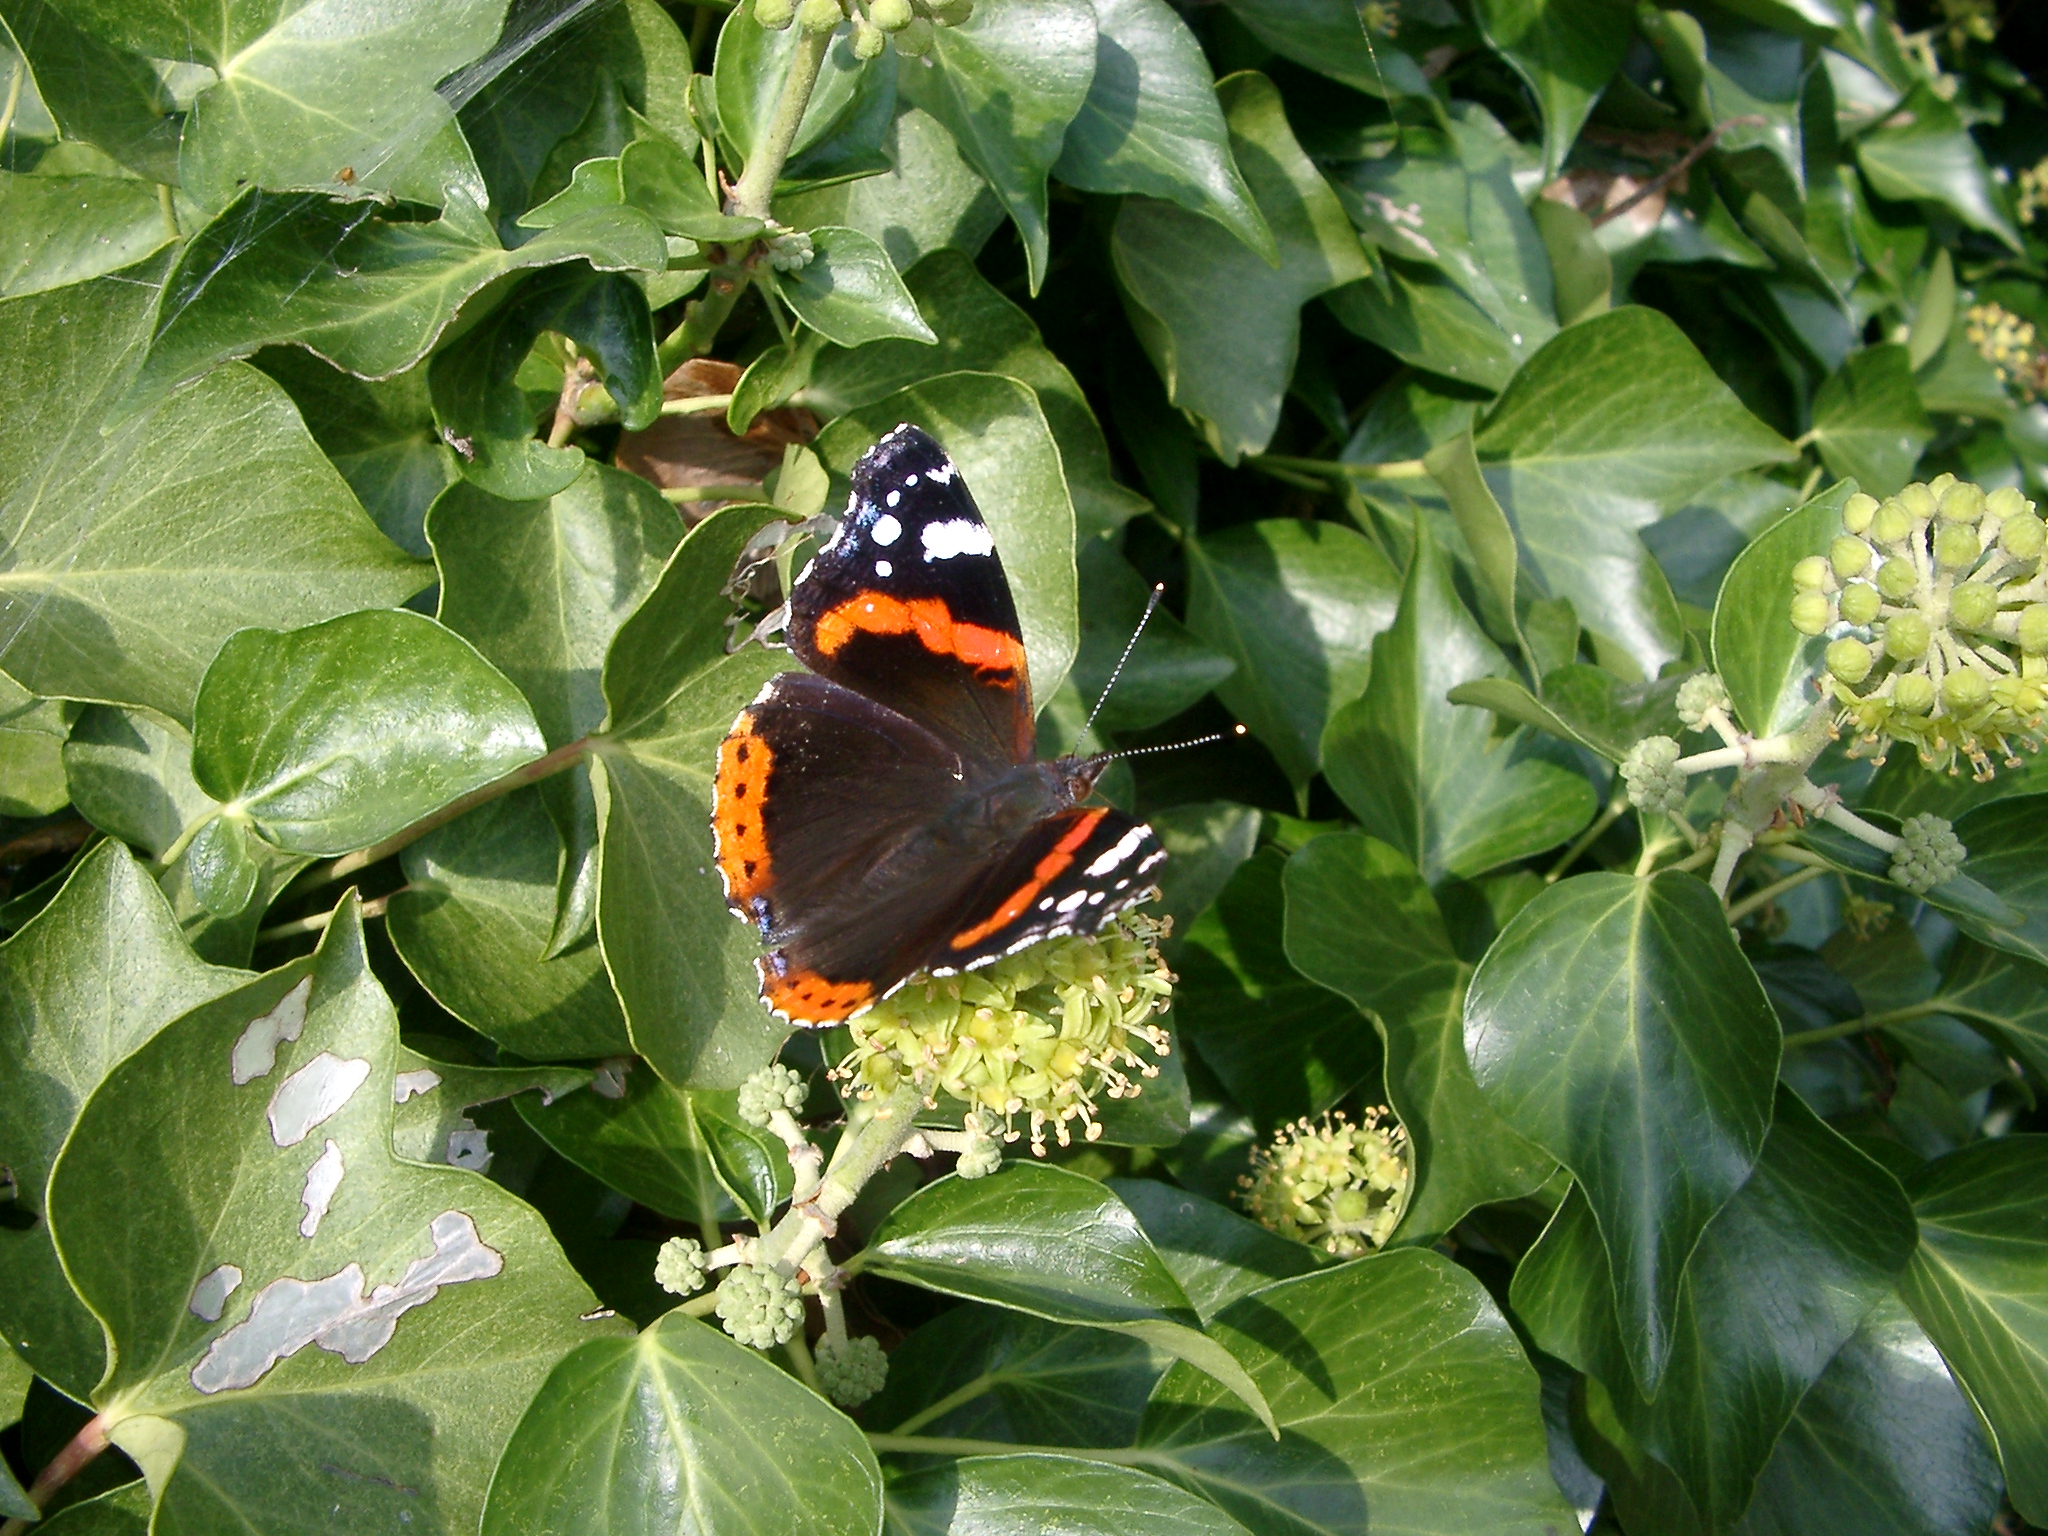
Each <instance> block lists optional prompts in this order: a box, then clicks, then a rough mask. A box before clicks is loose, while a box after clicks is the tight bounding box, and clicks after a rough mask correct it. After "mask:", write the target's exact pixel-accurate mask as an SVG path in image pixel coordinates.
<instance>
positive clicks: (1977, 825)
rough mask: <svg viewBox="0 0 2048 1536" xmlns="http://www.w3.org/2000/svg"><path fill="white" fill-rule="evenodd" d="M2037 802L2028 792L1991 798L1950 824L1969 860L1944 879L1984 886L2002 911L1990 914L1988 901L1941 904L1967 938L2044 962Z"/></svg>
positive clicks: (2045, 919)
mask: <svg viewBox="0 0 2048 1536" xmlns="http://www.w3.org/2000/svg"><path fill="white" fill-rule="evenodd" d="M2041 804H2042V802H2041V801H2040V800H2039V799H2038V798H2036V797H2034V796H2031V795H2029V796H2023V797H2021V798H2018V799H2013V800H1999V801H1994V802H1993V803H1992V804H1990V805H1986V806H1980V807H1979V808H1978V809H1976V810H1974V811H1972V812H1970V814H1969V815H1967V816H1965V817H1964V818H1963V819H1962V820H1961V821H1960V822H1958V823H1957V825H1956V835H1957V836H1958V837H1960V838H1961V839H1962V840H1963V846H1964V847H1965V848H1967V849H1969V851H1970V859H1969V862H1968V863H1967V864H1965V865H1964V867H1963V868H1964V873H1963V875H1962V876H1961V877H1959V880H1958V881H1951V882H1950V884H1952V885H1953V884H1963V885H1969V884H1971V883H1975V884H1979V885H1982V886H1984V887H1987V888H1988V889H1989V891H1990V893H1991V897H1992V902H2002V903H2003V904H2004V905H2005V906H2006V908H2007V909H2008V910H2007V911H2006V912H2004V913H2001V914H1998V915H1996V916H1994V915H1992V913H1991V912H1990V910H1988V909H1989V908H1990V907H1991V905H1992V902H1985V901H1981V900H1980V901H1976V902H1971V903H1969V904H1968V905H1967V906H1964V905H1962V904H1960V903H1956V902H1949V903H1944V905H1945V906H1946V907H1947V908H1948V910H1949V911H1951V912H1952V913H1954V914H1955V917H1956V920H1957V922H1958V923H1960V924H1961V925H1962V927H1963V930H1964V931H1965V932H1966V933H1968V934H1970V935H1971V936H1972V937H1973V938H1976V939H1979V940H1982V941H1983V942H1984V943H1986V944H1990V945H1993V946H1994V947H1996V948H1998V949H2002V950H2004V951H2006V952H2007V953H2008V954H2014V955H2024V956H2025V957H2026V958H2027V959H2029V960H2033V961H2035V962H2037V963H2039V964H2043V965H2048V858H2044V848H2048V829H2044V828H2043V826H2042V824H2041V817H2040V814H2039V808H2040V806H2041ZM1933 894H1938V893H1930V895H1933Z"/></svg>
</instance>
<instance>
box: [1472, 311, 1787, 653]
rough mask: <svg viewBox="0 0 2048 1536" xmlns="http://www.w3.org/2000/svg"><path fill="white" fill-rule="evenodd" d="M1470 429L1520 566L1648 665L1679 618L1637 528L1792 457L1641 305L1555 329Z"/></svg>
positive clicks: (1674, 649) (1668, 642)
mask: <svg viewBox="0 0 2048 1536" xmlns="http://www.w3.org/2000/svg"><path fill="white" fill-rule="evenodd" d="M1473 436H1474V445H1475V446H1476V447H1477V449H1478V451H1479V457H1480V459H1481V461H1482V462H1483V463H1484V464H1485V466H1486V478H1487V482H1488V484H1490V485H1491V486H1492V487H1493V492H1494V495H1495V497H1496V498H1498V500H1499V501H1500V504H1501V506H1502V507H1503V508H1504V509H1505V510H1506V512H1507V514H1508V517H1509V518H1510V520H1512V521H1513V523H1514V525H1515V532H1516V535H1517V537H1518V538H1519V540H1520V543H1521V550H1522V566H1521V568H1522V573H1523V576H1524V578H1525V579H1528V580H1530V581H1532V582H1533V584H1534V587H1535V589H1536V591H1537V592H1539V593H1541V594H1542V595H1544V596H1549V597H1565V598H1569V599H1570V600H1571V603H1572V607H1573V608H1574V609H1576V610H1577V612H1578V615H1579V618H1580V619H1581V620H1582V621H1583V622H1584V623H1585V625H1586V627H1587V628H1588V629H1591V630H1594V631H1597V632H1598V633H1600V634H1601V635H1603V636H1605V637H1606V639H1607V640H1608V641H1609V642H1610V643H1611V644H1612V645H1613V646H1614V647H1615V648H1616V649H1617V650H1618V651H1619V652H1620V653H1621V654H1623V655H1625V656H1628V657H1630V658H1632V659H1633V661H1634V662H1635V665H1636V666H1637V667H1638V668H1640V669H1641V671H1642V673H1643V675H1644V676H1646V677H1654V676H1656V674H1657V672H1658V670H1659V669H1660V668H1661V667H1662V666H1663V665H1664V663H1665V662H1667V661H1670V660H1673V659H1674V658H1676V657H1677V655H1678V654H1679V651H1680V649H1681V644H1680V641H1681V638H1682V626H1681V625H1680V623H1679V620H1678V609H1677V604H1676V602H1675V601H1674V600H1673V599H1672V596H1671V589H1670V586H1669V584H1668V583H1667V582H1666V581H1665V579H1664V576H1663V573H1662V572H1661V571H1659V570H1658V569H1657V566H1656V562H1655V561H1654V560H1652V559H1651V557H1650V553H1649V551H1648V550H1647V549H1645V548H1644V547H1643V542H1642V540H1641V539H1640V538H1638V537H1637V533H1638V532H1639V530H1641V529H1642V528H1643V527H1644V526H1646V525H1647V524H1649V523H1652V522H1654V521H1656V520H1657V519H1658V518H1659V517H1662V516H1663V515H1665V514H1666V513H1668V512H1675V511H1676V510H1678V508H1679V507H1681V506H1683V505H1685V503H1686V502H1687V501H1688V500H1690V499H1691V498H1692V497H1693V496H1694V495H1695V494H1697V493H1698V492H1700V491H1702V490H1704V489H1706V487H1708V486H1709V485H1712V484H1713V483H1714V482H1715V481H1717V480H1721V479H1723V478H1725V477H1726V476H1728V475H1731V474H1733V473H1734V472H1735V471H1737V470H1739V469H1747V468H1749V467H1751V466H1752V465H1756V464H1765V463H1783V462H1785V461H1786V460H1788V459H1791V458H1793V457H1794V456H1795V453H1794V450H1793V448H1792V445H1791V444H1790V443H1787V442H1786V441H1785V440H1784V439H1783V438H1781V437H1779V436H1778V434H1777V433H1775V432H1773V431H1772V430H1771V429H1770V428H1769V427H1767V426H1765V425H1764V424H1763V423H1762V422H1761V421H1758V420H1757V419H1756V418H1755V417H1754V416H1752V415H1750V413H1749V412H1748V411H1747V410H1746V409H1744V408H1743V405H1742V403H1741V402H1740V401H1739V400H1737V399H1736V397H1735V395H1734V393H1733V392H1732V391H1731V390H1730V389H1729V388H1728V386H1727V385H1725V384H1723V383H1722V382H1721V381H1720V379H1719V378H1717V377H1715V375H1714V372H1713V370H1712V369H1711V368H1709V367H1708V366H1707V362H1706V359H1705V358H1703V357H1701V356H1700V354H1699V353H1698V352H1697V351H1695V350H1694V348H1693V345H1692V343H1691V342H1689V341H1688V340H1686V338H1685V336H1684V334H1683V333H1682V332H1681V331H1680V330H1679V329H1678V327H1677V326H1676V325H1674V324H1672V322H1671V321H1670V320H1669V319H1667V318H1666V317H1665V316H1663V315H1662V314H1660V313H1658V312H1657V311H1655V310H1650V309H1644V308H1641V307H1640V306H1637V305H1627V306H1624V307H1623V308H1620V309H1615V310H1610V311H1609V312H1608V313H1606V314H1604V315H1595V316H1593V317H1592V318H1590V319H1587V320H1582V321H1580V322H1579V323H1578V324H1577V325H1574V326H1571V327H1569V328H1568V329H1566V330H1564V331H1561V332H1559V333H1558V334H1557V335H1556V336H1555V337H1553V338H1552V339H1551V340H1550V341H1549V342H1548V343H1546V344H1545V345H1544V347H1543V349H1542V350H1541V351H1540V352H1538V353H1537V354H1536V355H1535V356H1534V357H1532V358H1531V359H1530V360H1529V362H1528V363H1527V364H1526V365H1525V366H1524V367H1523V368H1522V369H1521V371H1520V372H1519V373H1517V374H1516V375H1515V378H1514V380H1513V382H1512V383H1510V384H1509V385H1508V387H1507V389H1506V391H1505V392H1504V393H1503V394H1502V395H1501V397H1500V399H1499V400H1498V401H1496V402H1495V403H1494V405H1493V406H1492V407H1491V408H1490V409H1488V411H1487V412H1486V414H1485V415H1484V416H1483V417H1482V418H1481V419H1480V423H1479V426H1478V429H1477V431H1476V432H1475V433H1474V435H1473Z"/></svg>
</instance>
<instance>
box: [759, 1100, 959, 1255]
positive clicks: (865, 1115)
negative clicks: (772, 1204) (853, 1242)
mask: <svg viewBox="0 0 2048 1536" xmlns="http://www.w3.org/2000/svg"><path fill="white" fill-rule="evenodd" d="M923 1103H924V1096H923V1095H922V1094H921V1093H920V1092H919V1091H918V1089H917V1087H916V1085H915V1084H913V1083H908V1082H905V1083H899V1084H898V1085H897V1086H896V1089H895V1091H894V1092H892V1093H890V1094H889V1095H888V1097H886V1098H878V1099H871V1100H869V1101H868V1102H867V1103H866V1104H864V1105H862V1104H856V1105H855V1106H854V1109H853V1112H852V1114H851V1116H850V1122H851V1123H849V1125H848V1126H847V1129H846V1134H845V1135H844V1136H842V1137H840V1138H839V1145H838V1147H837V1148H835V1149H834V1151H833V1153H832V1161H831V1163H830V1164H829V1165H828V1166H827V1167H826V1169H825V1178H824V1181H823V1182H822V1183H821V1184H819V1186H818V1192H817V1194H815V1195H813V1196H812V1197H811V1198H810V1199H809V1200H806V1201H804V1202H803V1203H802V1204H800V1205H792V1206H790V1208H789V1209H788V1210H787V1211H785V1212H784V1213H783V1216H782V1220H780V1221H778V1222H777V1223H776V1224H775V1230H774V1231H772V1232H770V1233H769V1234H768V1235H767V1236H766V1237H764V1238H762V1239H761V1246H760V1249H759V1250H758V1251H757V1252H756V1254H755V1256H754V1260H755V1262H756V1263H758V1264H773V1265H775V1266H777V1267H778V1268H780V1269H781V1270H782V1271H783V1272H784V1273H785V1274H794V1273H796V1271H797V1270H799V1269H802V1268H803V1267H804V1261H805V1260H807V1259H808V1258H810V1256H811V1254H812V1253H813V1252H814V1251H816V1249H817V1248H818V1246H819V1245H820V1244H821V1243H823V1242H824V1241H825V1239H826V1238H827V1237H829V1236H831V1235H832V1233H833V1232H835V1231H837V1230H838V1227H839V1215H840V1213H841V1212H842V1211H844V1210H845V1209H846V1208H847V1207H848V1206H849V1205H851V1204H853V1202H854V1200H855V1199H856V1198H858V1196H859V1195H860V1192H861V1190H862V1188H863V1187H864V1186H865V1185H866V1184H867V1182H868V1180H869V1179H871V1178H873V1177H874V1176H875V1174H876V1173H877V1172H878V1171H879V1170H880V1169H881V1168H882V1166H883V1165H884V1164H885V1163H887V1162H888V1161H889V1160H890V1159H891V1158H893V1157H895V1156H896V1154H897V1153H899V1152H901V1151H902V1150H903V1148H904V1146H905V1144H906V1143H908V1142H909V1140H910V1139H911V1137H913V1136H915V1135H916V1134H917V1111H918V1108H919V1106H920V1105H922V1104H923Z"/></svg>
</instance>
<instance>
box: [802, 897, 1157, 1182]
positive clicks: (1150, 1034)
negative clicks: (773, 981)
mask: <svg viewBox="0 0 2048 1536" xmlns="http://www.w3.org/2000/svg"><path fill="white" fill-rule="evenodd" d="M1167 931H1168V924H1167V922H1165V921H1161V920H1158V919H1155V918H1150V917H1147V916H1145V915H1144V914H1142V913H1137V912H1125V913H1122V914H1120V915H1119V916H1117V917H1116V918H1114V919H1113V920H1112V921H1111V922H1110V924H1109V926H1107V927H1106V928H1104V929H1103V930H1102V931H1101V932H1100V933H1095V934H1074V935H1071V936H1069V937H1065V938H1055V939H1047V940H1044V941H1043V942H1041V943H1038V944H1034V945H1032V946H1031V947H1030V948H1029V949H1026V950H1023V951H1021V952H1019V953H1017V954H1015V955H1010V956H1007V957H1005V958H1004V959H1001V960H998V961H997V962H996V963H995V964H994V965H991V966H988V967H986V968H984V969H982V970H978V971H968V972H965V973H963V974H960V975H957V976H945V977H927V978H925V979H923V980H918V979H915V978H913V979H912V980H911V981H910V983H909V984H908V985H906V986H904V987H903V988H902V989H901V990H900V991H898V992H897V993H896V994H895V995H894V996H893V997H888V998H885V999H883V1000H882V1001H881V1002H879V1003H877V1004H876V1005H875V1006H874V1007H873V1008H871V1009H870V1010H868V1012H866V1013H865V1014H862V1015H861V1016H860V1017H859V1018H857V1019H855V1020H853V1022H852V1024H851V1025H850V1026H849V1027H850V1028H851V1030H852V1032H853V1039H854V1049H853V1050H852V1052H850V1053H849V1054H848V1055H847V1057H846V1059H845V1060H844V1061H842V1062H841V1063H840V1064H839V1066H838V1068H837V1069H836V1070H835V1075H836V1076H838V1077H840V1078H842V1079H845V1080H847V1081H849V1082H850V1083H851V1084H852V1087H853V1092H854V1093H855V1095H856V1096H859V1097H870V1096H872V1095H874V1094H877V1093H887V1092H890V1091H891V1090H893V1089H894V1088H895V1087H897V1085H898V1084H900V1083H904V1082H909V1083H911V1084H913V1085H915V1087H916V1088H917V1089H918V1090H919V1091H920V1092H921V1093H922V1094H923V1095H924V1097H925V1100H926V1102H927V1103H928V1104H936V1103H937V1100H938V1095H940V1094H942V1093H943V1094H948V1095H950V1096H951V1097H953V1098H955V1099H959V1100H963V1101H965V1103H966V1104H967V1105H968V1113H967V1116H966V1118H965V1120H964V1121H963V1126H964V1129H965V1131H966V1136H967V1143H968V1152H969V1154H972V1155H973V1158H974V1161H973V1163H972V1165H971V1168H970V1167H963V1168H962V1172H964V1173H967V1172H971V1171H972V1169H973V1168H981V1167H983V1166H984V1165H986V1164H988V1163H989V1161H990V1160H989V1152H990V1150H991V1149H992V1148H993V1144H994V1134H995V1132H996V1128H998V1127H999V1128H1000V1134H1001V1135H1002V1138H1003V1139H1004V1140H1006V1141H1016V1140H1017V1139H1018V1138H1019V1137H1020V1136H1021V1135H1023V1134H1025V1132H1023V1131H1020V1130H1019V1128H1018V1121H1019V1120H1020V1119H1021V1120H1022V1121H1024V1122H1025V1124H1026V1126H1027V1127H1028V1132H1029V1136H1030V1141H1031V1150H1032V1151H1033V1152H1034V1153H1036V1154H1038V1155H1040V1156H1043V1155H1044V1153H1045V1147H1046V1136H1047V1132H1048V1131H1050V1133H1051V1135H1052V1137H1053V1139H1054V1140H1056V1141H1057V1142H1058V1143H1059V1144H1060V1145H1061V1146H1063V1147H1064V1146H1068V1145H1070V1144H1071V1143H1072V1140H1073V1127H1074V1126H1075V1125H1076V1124H1077V1123H1078V1125H1079V1126H1080V1129H1081V1133H1082V1136H1083V1139H1084V1140H1088V1141H1093V1140H1095V1139H1096V1138H1097V1137H1099V1136H1100V1135H1101V1134H1102V1125H1101V1122H1100V1121H1098V1120H1097V1119H1096V1113H1097V1108H1098V1105H1097V1098H1098V1096H1107V1097H1108V1098H1111V1099H1126V1098H1133V1097H1135V1096H1136V1095H1137V1094H1138V1092H1139V1091H1140V1089H1141V1088H1142V1087H1143V1082H1142V1079H1144V1078H1148V1077H1156V1076H1158V1075H1159V1067H1158V1064H1157V1060H1156V1058H1159V1057H1163V1056H1165V1055H1166V1054H1167V1053H1168V1051H1169V1049H1170V1042H1169V1039H1168V1037H1167V1033H1166V1031H1165V1029H1164V1028H1163V1027H1161V1026H1160V1025H1158V1024H1156V1023H1154V1022H1152V1020H1154V1019H1155V1018H1156V1017H1157V1016H1158V1015H1160V1014H1163V1013H1164V1012H1166V1010H1167V1008H1168V1007H1169V1006H1170V1005H1171V1003H1172V999H1173V984H1174V975H1173V973H1172V972H1171V971H1170V970H1168V969H1167V967H1166V962H1165V961H1164V960H1163V959H1161V958H1160V954H1159V941H1160V940H1161V939H1163V938H1164V937H1165V936H1166V934H1167Z"/></svg>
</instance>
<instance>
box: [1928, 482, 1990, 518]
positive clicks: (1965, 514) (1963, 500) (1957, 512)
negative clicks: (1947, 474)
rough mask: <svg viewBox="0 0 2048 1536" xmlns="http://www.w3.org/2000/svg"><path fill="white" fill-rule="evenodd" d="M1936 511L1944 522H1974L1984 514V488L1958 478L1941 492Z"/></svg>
mask: <svg viewBox="0 0 2048 1536" xmlns="http://www.w3.org/2000/svg"><path fill="white" fill-rule="evenodd" d="M1936 511H1937V512H1938V513H1939V514H1940V516H1941V518H1942V520H1943V521H1944V522H1950V523H1974V522H1976V521H1977V519H1978V518H1980V517H1982V516H1983V515H1984V491H1983V488H1982V487H1980V486H1976V485H1972V484H1971V483H1970V482H1969V481H1967V480H1958V481H1957V482H1956V483H1955V484H1953V485H1951V486H1949V487H1948V489H1946V490H1944V491H1943V492H1942V493H1941V501H1940V503H1939V505H1938V506H1937V508H1936Z"/></svg>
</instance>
